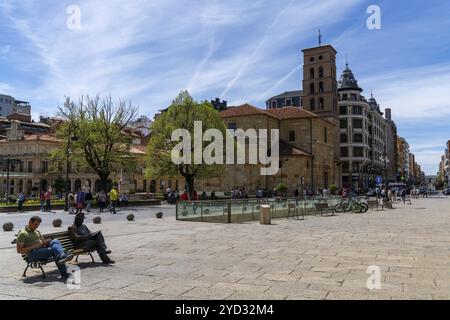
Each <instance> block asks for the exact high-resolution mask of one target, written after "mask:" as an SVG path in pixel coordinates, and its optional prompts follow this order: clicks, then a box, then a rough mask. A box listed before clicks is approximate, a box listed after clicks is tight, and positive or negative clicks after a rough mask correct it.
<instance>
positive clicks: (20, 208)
mask: <svg viewBox="0 0 450 320" xmlns="http://www.w3.org/2000/svg"><path fill="white" fill-rule="evenodd" d="M23 203H24V201H19V208H18V211H23Z"/></svg>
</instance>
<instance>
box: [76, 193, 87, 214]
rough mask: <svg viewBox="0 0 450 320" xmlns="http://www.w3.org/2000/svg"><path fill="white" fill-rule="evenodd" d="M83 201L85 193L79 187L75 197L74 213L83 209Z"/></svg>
mask: <svg viewBox="0 0 450 320" xmlns="http://www.w3.org/2000/svg"><path fill="white" fill-rule="evenodd" d="M84 201H85V193H84V191H83V190H82V189H81V188H79V189H78V193H77V195H76V197H75V203H76V208H77V212H76V213H80V212H82V211H83V206H84Z"/></svg>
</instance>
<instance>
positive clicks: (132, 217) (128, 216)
mask: <svg viewBox="0 0 450 320" xmlns="http://www.w3.org/2000/svg"><path fill="white" fill-rule="evenodd" d="M127 220H128V221H134V214H132V213H130V214H129V215H127Z"/></svg>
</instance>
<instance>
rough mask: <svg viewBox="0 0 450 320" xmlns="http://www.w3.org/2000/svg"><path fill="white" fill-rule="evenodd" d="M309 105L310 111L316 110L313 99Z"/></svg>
mask: <svg viewBox="0 0 450 320" xmlns="http://www.w3.org/2000/svg"><path fill="white" fill-rule="evenodd" d="M310 105H311V111H314V110H316V101H315V100H314V99H311V101H310Z"/></svg>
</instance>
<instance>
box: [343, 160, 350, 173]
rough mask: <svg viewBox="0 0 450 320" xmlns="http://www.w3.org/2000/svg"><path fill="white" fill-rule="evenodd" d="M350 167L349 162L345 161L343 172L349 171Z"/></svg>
mask: <svg viewBox="0 0 450 320" xmlns="http://www.w3.org/2000/svg"><path fill="white" fill-rule="evenodd" d="M349 169H350V166H349V163H348V162H343V163H342V172H344V173H348V172H349Z"/></svg>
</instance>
